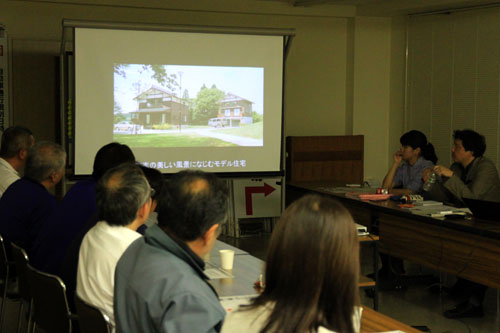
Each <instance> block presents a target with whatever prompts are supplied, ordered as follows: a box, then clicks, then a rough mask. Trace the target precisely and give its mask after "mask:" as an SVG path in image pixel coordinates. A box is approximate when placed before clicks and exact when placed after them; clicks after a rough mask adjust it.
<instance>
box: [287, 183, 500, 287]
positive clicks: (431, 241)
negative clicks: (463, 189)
mask: <svg viewBox="0 0 500 333" xmlns="http://www.w3.org/2000/svg"><path fill="white" fill-rule="evenodd" d="M336 186H338V184H335V183H328V182H308V183H293V182H292V183H287V189H286V191H287V201H292V200H293V199H295V198H298V197H300V196H302V195H304V194H306V193H311V192H313V193H320V194H326V195H329V196H332V197H334V198H336V199H337V200H339V201H340V202H342V203H343V204H344V206H346V208H347V209H349V211H350V212H351V214H352V216H353V218H354V220H355V221H356V222H357V223H359V224H362V225H365V226H367V227H368V228H370V229H372V230H373V229H378V234H379V236H380V242H379V245H380V246H379V250H380V251H381V252H384V253H387V254H390V255H392V256H395V257H398V258H402V259H407V260H410V261H412V262H416V263H419V264H422V265H424V266H427V267H430V268H433V269H436V270H439V271H442V272H447V273H451V274H454V275H457V276H460V277H463V278H465V279H468V280H471V281H475V282H477V283H481V284H484V285H486V286H489V287H492V288H496V289H500V222H495V221H485V220H478V219H473V220H471V221H468V220H447V219H444V220H439V219H435V218H431V217H427V216H420V215H414V214H412V213H411V212H409V211H408V210H405V209H401V208H399V207H398V205H397V203H396V202H393V201H390V200H387V201H378V202H371V201H364V200H359V199H355V198H352V197H351V196H346V194H345V193H334V192H333V191H332V190H331V189H333V188H335V187H336ZM499 213H500V212H499Z"/></svg>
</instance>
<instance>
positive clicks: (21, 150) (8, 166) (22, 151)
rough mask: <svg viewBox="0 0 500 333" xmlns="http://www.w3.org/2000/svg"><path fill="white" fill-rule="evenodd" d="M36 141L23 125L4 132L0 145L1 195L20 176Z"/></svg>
mask: <svg viewBox="0 0 500 333" xmlns="http://www.w3.org/2000/svg"><path fill="white" fill-rule="evenodd" d="M34 143H35V138H34V137H33V134H32V133H31V131H30V130H29V129H27V128H24V127H21V126H13V127H9V128H7V129H6V130H5V131H4V132H3V134H2V144H1V147H0V197H2V194H3V193H4V192H5V190H6V189H7V188H8V187H9V186H10V184H12V183H13V182H15V181H16V180H18V179H19V178H20V176H19V173H20V172H21V171H22V170H23V169H24V165H25V164H26V157H27V156H28V149H29V148H30V147H31V146H33V144H34Z"/></svg>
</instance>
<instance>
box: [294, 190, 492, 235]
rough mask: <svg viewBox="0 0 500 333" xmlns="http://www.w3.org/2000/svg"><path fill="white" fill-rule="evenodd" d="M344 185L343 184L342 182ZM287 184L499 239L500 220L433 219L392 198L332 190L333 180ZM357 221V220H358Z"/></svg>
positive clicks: (430, 222)
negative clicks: (361, 196)
mask: <svg viewBox="0 0 500 333" xmlns="http://www.w3.org/2000/svg"><path fill="white" fill-rule="evenodd" d="M344 185H345V184H344ZM287 186H290V187H293V188H297V189H302V190H306V191H313V192H317V193H323V194H327V195H330V196H333V197H335V198H338V199H340V200H348V201H350V202H357V203H358V204H359V205H364V206H366V207H367V208H369V209H375V210H379V211H381V212H387V213H390V214H394V215H399V216H403V217H408V216H411V218H412V219H414V220H419V221H421V222H423V223H427V224H433V225H439V226H442V227H444V228H449V229H453V230H457V231H466V232H469V233H471V234H477V235H481V236H482V237H487V238H492V239H498V240H500V222H499V221H488V220H481V219H476V218H472V220H465V219H462V220H451V219H444V220H442V219H435V218H431V217H427V216H421V215H416V214H412V213H411V212H410V211H408V210H407V209H403V208H399V207H398V203H397V202H395V201H392V200H384V201H369V200H360V199H356V198H353V197H351V196H346V193H340V192H334V191H333V189H334V188H338V187H340V186H342V185H339V184H338V183H334V182H288V183H287ZM373 190H374V189H373ZM358 223H359V222H358Z"/></svg>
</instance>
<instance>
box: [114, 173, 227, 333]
mask: <svg viewBox="0 0 500 333" xmlns="http://www.w3.org/2000/svg"><path fill="white" fill-rule="evenodd" d="M227 193H228V191H227V188H226V186H225V184H224V183H223V182H222V181H221V180H219V179H217V177H216V176H215V175H212V174H208V173H203V172H201V171H182V172H180V173H177V174H175V175H173V176H172V177H171V178H170V179H169V181H168V182H166V183H165V186H164V190H163V191H162V194H161V195H160V198H159V202H158V225H152V226H151V227H149V228H147V230H146V234H145V236H144V237H143V238H140V239H138V240H136V241H135V242H134V243H132V244H131V245H130V246H129V248H128V249H127V250H126V251H125V253H124V254H123V255H122V257H121V259H120V260H119V261H118V264H117V266H116V271H115V319H116V328H117V331H118V332H219V331H220V329H221V326H222V322H223V320H224V316H225V310H224V309H223V308H222V306H221V304H220V302H219V299H218V297H217V294H216V292H215V291H214V289H213V288H212V287H211V286H210V284H209V283H208V281H207V280H208V277H207V276H206V275H205V274H204V272H203V270H204V267H205V263H204V262H203V260H202V259H201V258H202V257H204V256H205V255H206V254H207V253H209V252H210V250H211V249H212V247H213V245H214V243H215V240H216V238H217V236H218V234H219V233H220V231H219V230H220V229H219V227H220V224H221V223H223V222H224V220H225V218H226V214H227V202H228V199H227Z"/></svg>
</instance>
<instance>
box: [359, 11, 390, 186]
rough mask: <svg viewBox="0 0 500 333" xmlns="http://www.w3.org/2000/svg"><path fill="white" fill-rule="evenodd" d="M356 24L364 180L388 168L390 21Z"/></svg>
mask: <svg viewBox="0 0 500 333" xmlns="http://www.w3.org/2000/svg"><path fill="white" fill-rule="evenodd" d="M354 25H355V27H354V29H355V32H354V45H355V46H354V49H355V54H354V104H353V123H354V126H353V133H354V134H364V136H365V172H364V174H365V179H370V178H376V179H380V178H381V177H383V175H385V173H386V172H387V169H388V164H387V156H388V153H389V150H388V148H389V110H390V93H389V89H390V59H391V20H390V19H389V18H374V17H357V18H356V19H355V24H354ZM374 64H376V66H374Z"/></svg>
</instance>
